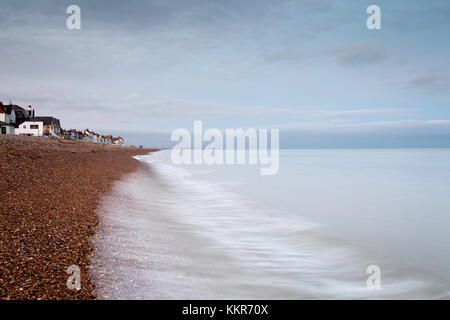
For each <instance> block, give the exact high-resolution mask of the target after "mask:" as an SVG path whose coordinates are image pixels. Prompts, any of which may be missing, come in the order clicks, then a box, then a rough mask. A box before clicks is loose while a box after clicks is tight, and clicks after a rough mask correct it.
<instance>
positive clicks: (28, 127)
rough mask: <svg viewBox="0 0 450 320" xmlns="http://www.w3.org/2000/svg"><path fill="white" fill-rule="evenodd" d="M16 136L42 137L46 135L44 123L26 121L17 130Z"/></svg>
mask: <svg viewBox="0 0 450 320" xmlns="http://www.w3.org/2000/svg"><path fill="white" fill-rule="evenodd" d="M16 134H17V135H20V136H38V137H40V136H42V135H44V122H43V121H25V122H23V123H22V124H20V125H19V127H18V128H16Z"/></svg>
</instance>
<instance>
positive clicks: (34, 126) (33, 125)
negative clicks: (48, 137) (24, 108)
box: [30, 124, 39, 129]
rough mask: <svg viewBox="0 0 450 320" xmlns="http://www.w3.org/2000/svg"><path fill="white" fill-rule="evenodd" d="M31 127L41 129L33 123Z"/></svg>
mask: <svg viewBox="0 0 450 320" xmlns="http://www.w3.org/2000/svg"><path fill="white" fill-rule="evenodd" d="M30 129H39V126H38V125H37V124H32V125H31V126H30Z"/></svg>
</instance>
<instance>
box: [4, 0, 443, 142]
mask: <svg viewBox="0 0 450 320" xmlns="http://www.w3.org/2000/svg"><path fill="white" fill-rule="evenodd" d="M71 4H76V5H79V6H80V8H81V30H68V29H67V28H66V19H67V17H68V14H66V8H67V7H68V6H69V5H71ZM370 4H377V5H379V6H380V7H381V24H382V29H381V30H368V29H367V27H366V19H367V17H368V15H367V14H366V9H367V7H368V6H369V5H370ZM449 35H450V2H449V1H447V0H442V1H439V0H434V1H433V0H432V1H419V0H418V1H412V0H371V1H364V0H354V1H325V0H296V1H294V0H291V1H283V0H277V1H274V0H270V1H267V0H257V1H248V0H157V1H149V0H145V1H144V0H142V1H137V0H131V1H106V0H105V1H103V0H102V1H100V0H89V1H66V0H55V1H45V0H44V1H39V2H38V1H32V0H29V1H22V0H11V1H4V0H0V42H1V46H0V100H1V101H3V102H4V103H5V102H8V101H9V99H12V100H13V102H14V103H16V104H19V105H23V106H26V105H29V104H31V105H33V106H34V107H35V108H36V111H37V114H38V115H41V116H42V115H52V116H55V117H57V118H60V119H61V124H62V126H63V127H64V128H67V129H68V128H78V129H82V128H86V127H89V128H92V129H94V130H96V131H99V132H101V133H114V134H122V135H124V136H125V138H127V140H128V142H129V143H135V144H144V145H146V146H161V145H166V144H167V141H169V137H170V132H171V131H172V130H173V129H175V128H179V127H184V128H192V127H193V121H194V120H203V121H204V127H217V128H238V127H244V128H246V127H258V128H259V127H268V128H270V127H274V128H280V129H281V133H280V140H281V141H280V143H281V145H282V146H284V147H365V146H367V147H374V146H375V147H393V146H394V147H395V146H450V103H449V102H450V66H449V60H450V59H449V57H450V40H449V39H450V36H449Z"/></svg>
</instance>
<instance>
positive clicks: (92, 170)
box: [0, 135, 156, 299]
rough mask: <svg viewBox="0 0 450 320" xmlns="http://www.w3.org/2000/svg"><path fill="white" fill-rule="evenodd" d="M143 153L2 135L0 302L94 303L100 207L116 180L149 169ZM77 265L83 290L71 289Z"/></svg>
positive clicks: (93, 145)
mask: <svg viewBox="0 0 450 320" xmlns="http://www.w3.org/2000/svg"><path fill="white" fill-rule="evenodd" d="M152 151H156V149H137V148H133V147H119V146H112V145H102V144H94V143H89V142H82V141H68V140H59V139H58V140H57V139H48V138H42V137H25V136H11V135H1V136H0V248H1V249H0V298H1V299H95V298H96V296H95V294H94V290H95V287H94V283H93V282H92V280H91V279H90V277H89V272H88V270H89V257H90V255H91V254H92V253H93V247H92V242H91V239H92V237H93V236H94V234H95V231H96V227H97V225H98V223H99V218H98V215H97V214H96V209H97V207H98V205H99V203H100V200H101V198H102V197H103V196H104V195H105V194H107V193H108V192H109V191H110V190H111V188H112V186H113V184H114V182H115V181H117V180H119V179H121V178H122V177H124V176H125V175H127V174H130V173H132V172H134V171H135V170H137V169H138V168H139V167H140V166H142V164H141V163H140V162H139V161H137V160H135V159H133V158H132V156H135V155H141V154H148V153H149V152H152ZM72 265H75V266H78V267H79V268H80V271H81V273H80V275H81V289H80V290H74V289H69V288H68V287H67V279H68V277H69V276H70V275H69V274H68V273H67V268H68V267H69V266H72Z"/></svg>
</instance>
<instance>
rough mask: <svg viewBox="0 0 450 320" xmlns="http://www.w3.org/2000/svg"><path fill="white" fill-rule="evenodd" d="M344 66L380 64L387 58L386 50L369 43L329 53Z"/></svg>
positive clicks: (340, 48)
mask: <svg viewBox="0 0 450 320" xmlns="http://www.w3.org/2000/svg"><path fill="white" fill-rule="evenodd" d="M329 52H330V53H331V54H332V55H333V56H335V58H336V61H337V62H338V63H339V64H341V65H344V66H363V65H373V64H376V63H380V62H381V61H383V60H385V59H386V57H387V53H386V48H385V47H384V46H381V45H374V44H369V43H350V44H345V45H341V46H337V47H334V48H332V49H330V51H329Z"/></svg>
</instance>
